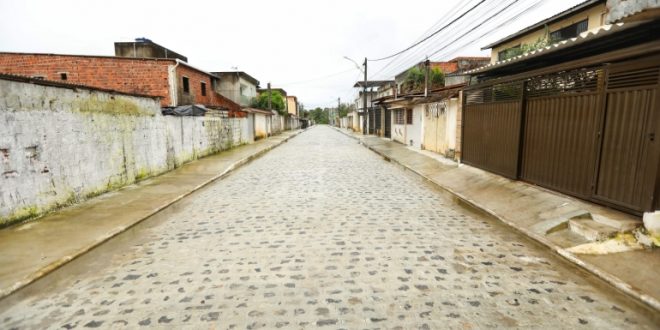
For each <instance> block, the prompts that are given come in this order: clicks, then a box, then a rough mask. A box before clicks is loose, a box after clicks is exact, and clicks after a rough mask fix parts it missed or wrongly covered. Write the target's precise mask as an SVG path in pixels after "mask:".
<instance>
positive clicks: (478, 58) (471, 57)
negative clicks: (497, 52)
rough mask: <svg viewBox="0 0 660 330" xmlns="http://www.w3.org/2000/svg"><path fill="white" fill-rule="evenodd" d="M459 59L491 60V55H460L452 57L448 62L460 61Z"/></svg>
mask: <svg viewBox="0 0 660 330" xmlns="http://www.w3.org/2000/svg"><path fill="white" fill-rule="evenodd" d="M458 61H490V56H458V57H454V58H452V59H451V60H449V61H447V62H458Z"/></svg>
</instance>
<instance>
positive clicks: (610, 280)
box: [333, 127, 660, 312]
mask: <svg viewBox="0 0 660 330" xmlns="http://www.w3.org/2000/svg"><path fill="white" fill-rule="evenodd" d="M333 128H334V129H335V130H336V131H337V132H340V133H342V134H344V135H346V136H348V137H350V138H353V139H355V140H357V141H359V142H360V144H361V145H363V146H364V147H366V148H367V149H369V150H371V151H373V152H374V153H376V154H377V155H379V156H381V157H383V158H386V159H388V160H389V161H390V162H392V163H395V164H396V165H398V166H400V167H403V168H404V169H406V170H408V171H410V172H412V173H413V174H415V175H416V176H418V177H420V178H421V179H423V180H424V181H426V182H428V183H431V184H433V185H434V186H436V187H437V188H440V189H442V190H443V191H445V192H447V193H449V194H450V195H452V196H453V197H455V198H457V199H458V200H459V201H460V202H461V203H463V204H466V205H467V206H469V207H470V208H473V209H475V210H476V211H478V212H481V213H484V214H485V215H487V216H489V217H492V218H494V219H495V220H497V221H499V222H501V223H503V224H505V225H506V226H507V227H509V228H512V229H514V230H516V231H517V232H519V233H521V234H523V235H525V236H527V237H529V238H531V239H532V240H534V241H536V242H537V243H540V244H541V245H543V246H545V247H546V248H549V249H550V250H551V251H552V252H554V253H556V254H557V255H559V256H561V257H562V258H563V259H564V260H566V261H568V262H570V263H572V264H573V265H575V266H577V267H579V268H581V269H583V270H585V271H587V272H589V273H590V274H592V275H594V276H596V277H597V278H599V279H601V280H603V281H605V282H606V283H607V284H609V285H611V286H613V287H615V288H616V289H617V290H619V291H620V292H622V293H624V294H625V295H627V296H629V297H631V298H633V299H635V300H637V301H638V302H640V303H642V304H644V305H645V306H647V307H650V308H651V309H653V310H654V311H656V312H660V301H658V300H657V299H655V298H653V297H651V296H649V295H647V294H644V293H642V292H640V291H639V290H636V289H635V288H634V287H632V286H631V285H630V284H628V283H626V282H624V281H622V280H621V279H619V278H618V277H616V276H614V275H611V274H609V273H608V272H606V271H604V270H602V269H600V268H598V267H596V266H594V265H592V264H590V263H587V262H585V261H583V260H581V259H579V258H578V257H576V256H575V255H574V254H573V253H571V252H568V251H567V250H566V249H564V248H562V247H560V246H557V245H555V244H553V243H552V242H550V241H549V240H547V239H545V238H544V237H542V236H540V235H538V234H536V233H534V232H532V231H530V230H527V229H525V228H522V227H519V226H517V225H516V224H515V223H513V222H511V221H508V220H506V219H505V218H504V217H502V216H500V215H498V214H497V213H495V212H493V211H492V210H490V209H488V208H486V207H483V206H481V205H479V204H478V203H477V202H475V201H473V200H471V199H470V198H468V197H466V196H464V195H463V194H461V193H458V192H456V191H454V190H452V189H451V188H448V187H446V186H443V185H441V184H439V183H437V182H436V181H434V180H433V179H431V178H429V177H427V176H425V175H424V174H422V173H420V172H418V171H417V170H415V169H413V168H411V167H409V166H407V165H405V164H403V163H401V162H399V161H398V160H396V159H393V158H390V157H388V156H387V155H385V154H384V153H382V152H380V151H378V150H376V149H375V148H373V147H372V146H370V145H367V144H366V143H364V142H363V141H362V139H361V138H359V137H357V136H354V135H352V134H350V133H348V132H344V131H342V130H341V129H338V128H336V127H333Z"/></svg>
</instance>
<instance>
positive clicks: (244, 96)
mask: <svg viewBox="0 0 660 330" xmlns="http://www.w3.org/2000/svg"><path fill="white" fill-rule="evenodd" d="M212 73H213V74H214V75H216V76H217V77H218V78H219V81H218V84H217V87H216V91H217V92H218V93H220V94H222V95H224V96H225V97H227V98H228V99H230V100H232V101H234V102H236V103H238V104H240V105H241V106H243V107H249V106H250V105H251V104H252V101H253V100H254V98H256V97H257V90H258V89H259V80H257V79H256V78H254V77H252V76H250V75H249V74H247V73H245V72H243V71H221V72H212Z"/></svg>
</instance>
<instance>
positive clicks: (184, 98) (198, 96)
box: [176, 65, 242, 117]
mask: <svg viewBox="0 0 660 330" xmlns="http://www.w3.org/2000/svg"><path fill="white" fill-rule="evenodd" d="M176 75H177V79H178V82H177V88H178V101H177V103H178V104H179V105H185V104H204V105H209V106H217V107H222V108H226V109H228V110H230V111H231V112H235V113H236V112H237V113H239V114H240V113H242V111H241V106H240V105H238V104H237V103H235V102H233V101H232V100H230V99H228V98H226V97H224V96H222V95H220V94H218V93H217V92H216V91H214V90H213V83H212V81H211V80H212V79H213V78H214V77H213V76H210V75H208V74H206V73H204V72H201V71H199V70H195V69H193V68H190V67H188V66H185V65H179V66H178V67H177V73H176ZM184 76H185V77H188V83H189V85H190V91H189V93H184V92H183V77H184ZM202 82H205V83H206V95H202V88H201V83H202ZM236 117H241V116H240V115H239V116H236Z"/></svg>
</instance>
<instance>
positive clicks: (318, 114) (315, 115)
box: [309, 107, 330, 124]
mask: <svg viewBox="0 0 660 330" xmlns="http://www.w3.org/2000/svg"><path fill="white" fill-rule="evenodd" d="M309 117H310V118H311V119H312V120H314V122H316V123H317V124H328V123H330V119H329V116H328V109H321V108H319V107H316V109H314V110H310V111H309Z"/></svg>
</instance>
